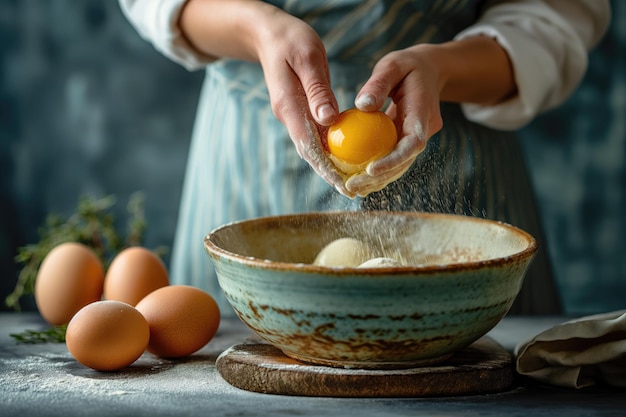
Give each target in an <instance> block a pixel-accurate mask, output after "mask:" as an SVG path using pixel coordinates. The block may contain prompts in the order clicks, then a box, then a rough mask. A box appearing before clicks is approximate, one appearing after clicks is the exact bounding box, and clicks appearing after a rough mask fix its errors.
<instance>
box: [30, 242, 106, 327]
mask: <svg viewBox="0 0 626 417" xmlns="http://www.w3.org/2000/svg"><path fill="white" fill-rule="evenodd" d="M103 281H104V268H103V266H102V262H101V261H100V259H99V258H98V257H97V256H96V254H95V253H94V252H93V251H92V250H91V249H90V248H89V247H87V246H86V245H83V244H82V243H76V242H67V243H61V244H60V245H57V246H55V247H54V248H53V249H52V250H51V251H50V252H48V254H47V255H46V257H45V258H44V260H43V262H42V263H41V265H40V266H39V270H38V271H37V277H36V281H35V292H34V293H35V303H36V304H37V309H38V310H39V313H40V314H41V316H42V317H43V319H44V320H46V321H47V322H48V323H50V324H52V325H60V324H67V323H68V322H69V321H70V320H71V319H72V317H73V316H74V314H76V312H77V311H78V310H80V309H81V308H83V307H84V306H86V305H87V304H90V303H93V302H94V301H98V300H100V298H101V297H102V287H103Z"/></svg>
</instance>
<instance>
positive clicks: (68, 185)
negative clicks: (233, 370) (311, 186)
mask: <svg viewBox="0 0 626 417" xmlns="http://www.w3.org/2000/svg"><path fill="white" fill-rule="evenodd" d="M612 3H613V7H614V10H613V12H614V22H613V24H612V26H611V29H610V32H609V33H608V34H607V36H606V38H605V39H604V40H603V42H602V43H601V45H599V46H598V47H597V48H596V49H595V50H594V51H593V52H592V54H591V64H590V69H589V72H588V74H587V76H586V78H585V80H584V83H583V84H582V85H581V87H580V88H579V89H578V90H577V92H576V93H575V94H574V96H573V97H572V98H571V99H570V100H569V101H568V102H567V103H565V104H564V105H563V106H562V107H560V108H559V109H558V110H555V111H552V112H550V113H548V114H546V115H543V116H541V117H539V118H538V119H537V120H536V121H535V122H533V123H532V124H531V125H530V126H528V127H527V128H525V129H523V130H522V132H521V134H522V136H523V139H524V144H525V149H526V151H527V152H526V153H527V155H526V156H527V159H528V161H529V164H530V166H531V169H532V173H533V178H534V180H535V184H536V187H537V193H538V197H539V201H540V203H541V210H542V213H543V216H544V223H545V226H546V230H547V233H548V240H549V246H550V248H549V249H550V251H551V254H552V258H553V260H554V264H555V269H556V273H557V279H558V282H559V286H560V289H561V292H562V294H563V301H564V304H565V308H566V310H567V312H569V313H572V314H578V313H591V312H598V311H606V310H615V309H622V308H626V301H625V299H626V278H625V277H626V238H625V237H624V236H625V235H626V215H625V214H624V213H626V193H625V192H624V191H625V188H626V164H625V162H626V161H625V157H626V150H625V143H626V65H625V58H626V52H625V51H626V45H625V43H626V5H625V4H624V2H622V1H618V0H616V1H613V2H612ZM202 77H203V75H202V72H194V73H189V72H187V71H186V70H184V69H183V68H182V67H179V66H177V65H176V64H173V63H172V62H170V61H168V60H167V59H166V58H164V57H162V56H161V55H160V54H158V53H157V52H156V51H154V50H153V48H152V46H151V45H149V44H148V43H146V42H145V41H143V40H142V39H140V38H139V36H138V35H137V33H136V32H135V31H134V30H133V29H132V28H131V27H130V25H129V24H128V22H127V21H126V20H125V19H124V17H123V16H122V14H121V12H120V10H119V8H118V5H117V2H116V1H113V0H109V1H103V0H97V1H96V0H91V1H86V0H84V1H76V0H72V1H70V0H55V1H43V0H0V272H1V275H0V279H1V280H2V281H0V295H2V300H3V299H4V297H5V295H6V294H7V293H8V292H10V291H11V289H12V288H13V286H14V284H15V279H16V274H17V268H16V266H15V264H14V262H13V256H14V255H15V251H16V248H17V247H18V246H21V245H24V244H26V243H33V242H35V241H36V240H37V237H38V234H37V229H38V228H39V227H40V225H41V224H42V223H43V221H44V218H45V216H46V214H47V213H49V212H54V213H58V214H62V215H68V214H70V213H71V212H73V210H74V209H75V207H76V203H77V201H78V198H79V197H80V196H82V195H85V194H88V195H94V196H104V195H108V194H115V195H116V197H117V199H118V205H117V206H116V210H117V214H118V216H120V217H123V216H124V215H125V204H126V202H127V201H128V198H129V196H130V194H131V193H133V192H134V191H138V190H143V191H144V193H145V196H146V202H145V205H146V206H145V207H146V216H147V219H148V222H149V224H148V226H149V227H148V232H147V235H146V242H145V243H146V245H147V246H149V247H156V246H161V245H164V246H171V240H172V237H173V233H174V228H175V222H176V215H177V211H178V200H179V197H180V192H181V185H182V181H183V174H184V166H185V161H186V156H187V146H188V143H189V138H190V135H191V129H192V123H193V118H194V112H195V106H196V100H197V97H198V92H199V86H200V84H201V82H202ZM166 261H168V258H167V257H166ZM2 309H5V307H4V304H2Z"/></svg>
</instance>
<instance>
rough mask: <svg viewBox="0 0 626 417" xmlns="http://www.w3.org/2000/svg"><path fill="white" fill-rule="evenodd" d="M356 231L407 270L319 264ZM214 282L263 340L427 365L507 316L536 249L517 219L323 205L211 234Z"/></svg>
mask: <svg viewBox="0 0 626 417" xmlns="http://www.w3.org/2000/svg"><path fill="white" fill-rule="evenodd" d="M343 237H352V238H356V239H359V240H361V241H362V242H366V243H367V244H368V245H370V247H373V248H375V250H376V251H377V255H381V256H387V257H391V258H393V259H402V262H403V265H402V266H385V267H372V268H358V267H327V266H318V265H314V264H313V261H314V259H315V258H316V256H317V254H318V253H319V252H320V251H321V250H322V248H324V247H325V246H326V245H327V244H329V243H330V242H333V241H334V240H336V239H339V238H343ZM204 243H205V248H206V251H207V253H208V255H209V256H210V258H211V260H212V262H213V265H214V267H215V270H216V272H217V277H218V281H219V284H220V286H221V288H222V290H223V292H224V294H225V296H226V298H227V300H228V301H229V303H230V304H231V305H232V307H233V309H234V311H235V312H236V314H237V315H238V316H239V318H240V319H241V320H242V321H243V322H244V323H245V324H246V325H247V326H248V327H250V329H252V330H253V331H254V332H255V333H256V334H257V335H258V336H259V337H260V338H262V339H264V340H265V341H267V342H269V343H270V344H272V345H274V346H276V347H278V348H279V349H281V350H282V351H283V352H284V353H285V354H286V355H287V356H289V357H291V358H293V359H296V360H299V361H302V362H306V363H313V364H319V365H326V366H335V367H345V368H398V367H414V366H421V365H426V364H432V363H435V362H439V361H442V360H445V359H446V358H449V357H450V356H451V355H452V354H454V352H456V351H458V350H459V349H462V348H464V347H466V346H469V345H470V344H471V343H473V342H474V341H476V340H477V339H479V338H480V337H482V336H483V335H485V334H486V333H487V332H488V331H489V330H491V329H492V328H493V327H494V326H495V325H496V324H497V323H498V322H499V321H500V320H501V319H502V318H503V317H504V316H505V314H506V313H507V311H508V310H509V308H510V307H511V305H512V303H513V301H514V300H515V298H516V296H517V294H518V292H519V290H520V287H521V285H522V282H523V278H524V274H525V272H526V270H527V268H528V266H529V264H530V262H531V261H532V258H533V256H534V254H535V252H536V250H537V244H536V241H535V239H534V238H533V237H532V236H531V235H529V234H528V233H526V232H524V231H522V230H520V229H518V228H515V227H513V226H511V225H508V224H504V223H500V222H495V221H490V220H485V219H479V218H473V217H466V216H456V215H444V214H428V213H415V212H403V213H398V212H358V213H357V212H319V213H305V214H295V215H284V216H275V217H265V218H257V219H251V220H245V221H239V222H234V223H230V224H227V225H224V226H222V227H219V228H217V229H215V230H214V231H212V232H211V233H209V234H208V235H207V236H206V238H205V242H204Z"/></svg>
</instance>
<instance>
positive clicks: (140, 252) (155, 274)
mask: <svg viewBox="0 0 626 417" xmlns="http://www.w3.org/2000/svg"><path fill="white" fill-rule="evenodd" d="M167 285H169V275H168V272H167V268H166V267H165V264H164V263H163V261H162V260H161V258H159V257H158V256H157V255H156V254H155V253H154V252H152V251H151V250H149V249H146V248H143V247H141V246H133V247H130V248H126V249H124V250H122V251H121V252H120V253H118V254H117V256H115V258H113V261H112V262H111V265H110V266H109V269H108V270H107V272H106V276H105V278H104V294H103V295H104V299H106V300H117V301H123V302H125V303H128V304H130V305H132V306H134V305H136V304H137V303H138V302H139V301H141V299H143V298H144V297H145V296H146V295H148V294H150V293H151V292H152V291H154V290H156V289H158V288H161V287H165V286H167Z"/></svg>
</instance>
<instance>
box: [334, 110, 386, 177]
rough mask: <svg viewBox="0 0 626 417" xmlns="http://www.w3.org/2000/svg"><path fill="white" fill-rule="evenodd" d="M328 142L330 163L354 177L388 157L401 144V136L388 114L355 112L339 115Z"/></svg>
mask: <svg viewBox="0 0 626 417" xmlns="http://www.w3.org/2000/svg"><path fill="white" fill-rule="evenodd" d="M326 139H327V145H328V151H329V152H330V154H329V158H330V160H331V161H333V163H334V164H335V166H336V167H337V168H338V169H339V170H340V171H342V172H343V173H345V174H347V175H352V174H355V173H358V172H360V171H363V170H364V169H365V167H366V166H367V164H368V163H370V162H371V161H374V160H377V159H380V158H382V157H384V156H386V155H388V154H389V153H390V152H391V151H392V150H393V149H394V148H395V146H396V144H397V142H398V133H397V131H396V126H395V125H394V123H393V120H391V118H390V117H389V116H387V115H386V114H385V113H383V112H381V111H372V112H364V111H361V110H358V109H356V108H353V109H348V110H345V111H343V112H341V113H340V114H339V118H338V119H337V121H336V122H335V123H333V124H332V125H331V126H330V127H329V129H328V133H327V136H326Z"/></svg>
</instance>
